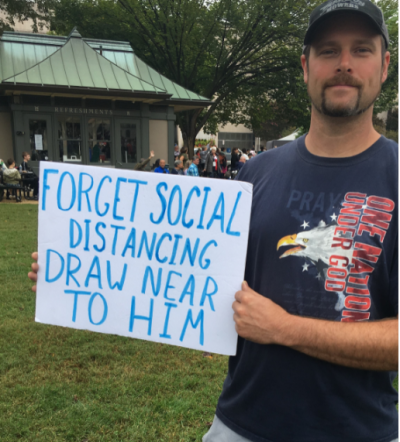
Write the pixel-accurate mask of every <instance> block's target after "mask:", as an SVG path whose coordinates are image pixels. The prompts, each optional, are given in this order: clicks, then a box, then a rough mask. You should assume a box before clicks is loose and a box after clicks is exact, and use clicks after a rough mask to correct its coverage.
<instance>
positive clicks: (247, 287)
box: [242, 281, 253, 292]
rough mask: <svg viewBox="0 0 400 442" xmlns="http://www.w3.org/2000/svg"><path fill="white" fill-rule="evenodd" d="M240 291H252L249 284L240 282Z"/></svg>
mask: <svg viewBox="0 0 400 442" xmlns="http://www.w3.org/2000/svg"><path fill="white" fill-rule="evenodd" d="M242 290H243V291H244V292H252V291H253V290H252V289H251V288H250V286H249V284H247V281H243V282H242Z"/></svg>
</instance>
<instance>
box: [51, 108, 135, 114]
mask: <svg viewBox="0 0 400 442" xmlns="http://www.w3.org/2000/svg"><path fill="white" fill-rule="evenodd" d="M54 112H58V113H69V114H87V115H113V111H112V110H111V109H86V108H81V107H55V108H54ZM127 115H129V112H128V113H127Z"/></svg>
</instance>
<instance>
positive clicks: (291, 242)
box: [276, 232, 310, 258]
mask: <svg viewBox="0 0 400 442" xmlns="http://www.w3.org/2000/svg"><path fill="white" fill-rule="evenodd" d="M307 233H308V232H300V233H297V234H296V233H295V234H293V235H288V236H285V237H283V238H281V239H280V240H279V242H278V245H277V247H276V250H279V248H280V247H282V246H296V247H292V248H291V249H289V250H287V251H286V252H285V253H283V254H282V255H281V256H280V257H279V258H286V257H287V256H290V255H293V254H299V253H301V252H303V251H304V250H305V249H306V247H307V244H308V242H309V240H310V238H309V235H307Z"/></svg>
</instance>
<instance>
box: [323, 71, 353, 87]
mask: <svg viewBox="0 0 400 442" xmlns="http://www.w3.org/2000/svg"><path fill="white" fill-rule="evenodd" d="M338 85H345V86H353V87H357V88H358V89H361V87H362V83H361V82H359V81H358V80H356V79H355V78H354V77H352V76H351V75H349V74H346V73H345V72H342V73H341V74H338V75H336V76H335V77H333V78H331V79H330V80H327V81H326V82H325V83H324V89H326V88H327V87H331V86H338Z"/></svg>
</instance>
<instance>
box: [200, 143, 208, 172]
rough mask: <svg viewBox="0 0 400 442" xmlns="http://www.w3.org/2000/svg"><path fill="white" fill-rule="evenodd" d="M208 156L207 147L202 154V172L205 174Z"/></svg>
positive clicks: (204, 147) (203, 148) (202, 150)
mask: <svg viewBox="0 0 400 442" xmlns="http://www.w3.org/2000/svg"><path fill="white" fill-rule="evenodd" d="M207 155H208V150H207V146H203V147H202V148H201V152H200V172H201V173H202V174H204V173H205V166H206V159H207Z"/></svg>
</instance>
